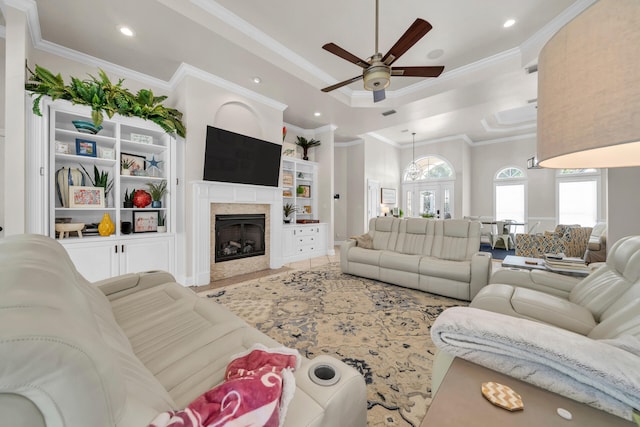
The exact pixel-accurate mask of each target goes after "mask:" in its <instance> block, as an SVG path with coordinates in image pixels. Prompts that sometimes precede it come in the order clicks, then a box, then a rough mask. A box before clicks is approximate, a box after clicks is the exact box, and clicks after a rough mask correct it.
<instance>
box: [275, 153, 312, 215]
mask: <svg viewBox="0 0 640 427" xmlns="http://www.w3.org/2000/svg"><path fill="white" fill-rule="evenodd" d="M317 179H318V164H317V163H314V162H309V161H306V160H301V159H296V158H293V157H284V158H283V160H282V188H283V194H282V203H283V204H287V203H290V204H293V205H294V206H295V207H296V211H295V214H294V215H292V217H291V224H296V222H297V221H298V220H304V219H315V218H317V210H318V204H317V200H318V196H317V188H318V187H317V185H316V182H317Z"/></svg>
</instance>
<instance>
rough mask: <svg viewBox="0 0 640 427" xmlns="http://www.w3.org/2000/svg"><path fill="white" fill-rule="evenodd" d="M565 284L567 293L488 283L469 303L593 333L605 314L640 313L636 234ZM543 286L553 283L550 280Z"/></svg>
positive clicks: (608, 316)
mask: <svg viewBox="0 0 640 427" xmlns="http://www.w3.org/2000/svg"><path fill="white" fill-rule="evenodd" d="M496 275H498V273H496ZM548 276H550V277H553V275H551V274H549V275H548ZM567 285H569V286H570V287H571V289H570V291H569V293H568V295H567V296H560V294H558V293H557V292H553V291H550V292H546V291H544V290H543V288H541V287H540V286H536V287H535V289H530V288H533V287H534V286H529V285H528V284H527V283H518V284H517V285H513V284H504V283H492V284H490V285H488V286H486V287H485V288H483V289H482V290H481V291H480V292H479V293H478V295H476V297H475V298H474V299H473V301H472V302H471V304H470V306H471V307H475V308H481V309H484V310H489V311H493V312H496V313H502V314H508V315H509V316H513V317H521V318H525V319H529V320H535V321H538V322H543V323H548V324H551V325H554V326H558V327H560V328H562V329H567V330H570V331H572V332H575V333H578V334H582V335H589V336H591V335H592V334H595V335H596V336H597V335H598V331H599V330H601V329H604V328H606V325H607V323H608V321H609V319H613V320H612V322H614V323H615V322H616V319H617V318H619V317H620V316H623V317H624V316H627V317H632V316H640V236H631V237H625V238H623V239H620V240H619V241H617V242H616V244H615V245H614V246H613V247H612V248H611V251H610V253H609V258H608V259H607V262H606V263H605V264H603V265H602V266H601V267H599V268H598V269H596V270H595V271H594V272H593V273H591V274H589V275H588V276H587V277H585V278H584V279H582V280H581V281H579V282H577V283H574V284H573V285H571V282H570V281H565V280H558V288H559V289H562V290H565V291H566V286H567ZM547 286H548V287H551V288H553V285H552V284H551V281H550V280H548V281H547Z"/></svg>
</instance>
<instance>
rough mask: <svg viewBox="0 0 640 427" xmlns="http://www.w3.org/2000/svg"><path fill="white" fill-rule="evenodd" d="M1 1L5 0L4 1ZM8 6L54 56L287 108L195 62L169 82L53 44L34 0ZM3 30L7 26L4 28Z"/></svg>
mask: <svg viewBox="0 0 640 427" xmlns="http://www.w3.org/2000/svg"><path fill="white" fill-rule="evenodd" d="M0 1H1V0H0ZM3 1H4V2H5V4H6V5H8V6H11V7H15V8H16V9H18V10H22V11H24V12H25V14H26V15H27V23H28V26H29V32H30V34H31V40H32V43H33V45H34V47H35V48H36V49H39V50H42V51H44V52H47V53H50V54H52V55H56V56H59V57H62V58H66V59H69V60H72V61H75V62H79V63H81V64H87V65H91V66H94V67H97V68H101V69H103V70H105V71H109V72H112V73H114V74H117V75H119V76H122V77H124V78H128V79H132V80H136V81H138V82H140V83H143V84H146V85H150V86H153V87H156V88H159V89H161V90H164V91H167V92H171V91H172V90H173V89H175V88H176V86H177V85H178V84H179V83H180V81H181V80H182V79H183V78H184V77H186V76H191V77H195V78H198V79H201V80H203V81H206V82H208V83H211V84H213V85H216V86H219V87H221V88H223V89H226V90H229V91H231V92H233V93H236V94H238V95H241V96H244V97H246V98H248V99H252V100H254V101H257V102H260V103H262V104H264V105H267V106H269V107H272V108H275V109H277V110H279V111H284V110H285V109H286V108H287V105H285V104H282V103H280V102H277V101H275V100H273V99H271V98H267V97H266V96H264V95H261V94H259V93H257V92H253V91H251V90H249V89H246V88H244V87H242V86H240V85H237V84H235V83H232V82H229V81H227V80H224V79H222V78H220V77H218V76H215V75H213V74H211V73H208V72H206V71H203V70H200V69H198V68H196V67H193V66H191V65H188V64H185V63H181V64H180V66H179V67H178V69H177V70H176V72H175V73H174V74H173V76H172V77H171V79H170V80H169V81H168V82H167V81H165V80H162V79H158V78H155V77H152V76H149V75H148V74H144V73H141V72H138V71H135V70H132V69H130V68H126V67H122V66H120V65H117V64H114V63H112V62H109V61H105V60H102V59H100V58H96V57H95V56H91V55H88V54H86V53H82V52H78V51H76V50H73V49H69V48H67V47H64V46H61V45H59V44H56V43H52V42H50V41H47V40H43V39H42V35H41V32H40V21H39V19H38V10H37V6H36V3H35V1H34V0H3ZM2 29H3V31H4V30H5V27H2Z"/></svg>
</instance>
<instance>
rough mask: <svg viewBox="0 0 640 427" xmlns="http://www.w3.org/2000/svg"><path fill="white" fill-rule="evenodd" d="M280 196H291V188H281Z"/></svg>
mask: <svg viewBox="0 0 640 427" xmlns="http://www.w3.org/2000/svg"><path fill="white" fill-rule="evenodd" d="M282 197H293V194H291V190H282Z"/></svg>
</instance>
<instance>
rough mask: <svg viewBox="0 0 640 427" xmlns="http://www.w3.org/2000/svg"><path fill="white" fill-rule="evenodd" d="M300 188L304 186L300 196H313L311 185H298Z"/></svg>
mask: <svg viewBox="0 0 640 427" xmlns="http://www.w3.org/2000/svg"><path fill="white" fill-rule="evenodd" d="M298 188H302V192H301V193H298V197H307V198H308V197H311V186H310V185H298Z"/></svg>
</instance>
